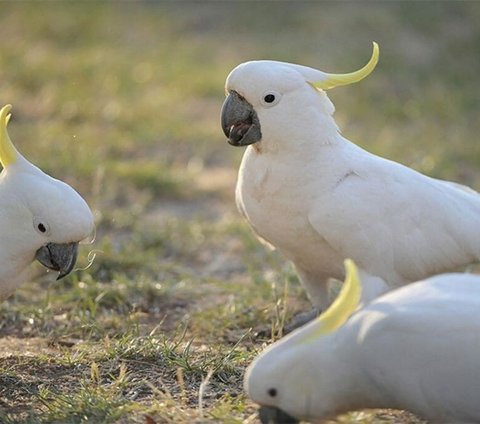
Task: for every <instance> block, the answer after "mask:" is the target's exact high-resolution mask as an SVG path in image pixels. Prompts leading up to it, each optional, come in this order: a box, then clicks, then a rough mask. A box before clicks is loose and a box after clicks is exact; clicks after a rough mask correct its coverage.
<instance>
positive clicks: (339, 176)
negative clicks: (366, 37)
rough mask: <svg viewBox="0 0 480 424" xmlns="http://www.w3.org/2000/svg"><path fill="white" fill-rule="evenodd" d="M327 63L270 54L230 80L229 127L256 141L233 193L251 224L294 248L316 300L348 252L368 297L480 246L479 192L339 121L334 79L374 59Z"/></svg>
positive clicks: (237, 137) (349, 77) (236, 137)
mask: <svg viewBox="0 0 480 424" xmlns="http://www.w3.org/2000/svg"><path fill="white" fill-rule="evenodd" d="M378 55H379V53H378V46H377V44H376V43H374V49H373V54H372V57H371V59H370V61H369V62H368V64H367V65H365V67H363V68H362V69H360V70H359V71H356V72H353V73H351V74H327V73H324V72H321V71H318V70H315V69H312V68H308V67H305V66H300V65H295V64H290V63H283V62H275V61H269V60H262V61H253V62H246V63H243V64H241V65H239V66H238V67H236V68H235V69H234V70H233V71H232V72H231V73H230V75H229V76H228V78H227V81H226V92H227V98H226V100H225V103H224V105H223V109H222V116H221V121H222V128H223V131H224V133H225V135H226V136H227V137H228V141H229V143H230V144H232V145H234V146H247V145H248V147H247V149H246V151H245V154H244V156H243V160H242V163H241V166H240V170H239V175H238V182H237V188H236V201H237V205H238V208H239V209H240V211H241V213H242V214H243V215H244V216H245V218H246V219H247V221H248V222H249V223H250V225H251V227H252V228H253V229H254V231H255V232H256V233H257V235H259V236H260V237H261V238H262V239H264V240H266V241H267V242H268V243H270V244H271V245H273V246H274V247H276V248H277V249H278V250H279V251H280V252H281V253H283V254H284V256H286V257H287V258H288V259H290V260H291V261H292V262H293V263H294V265H295V268H296V270H297V272H298V275H299V277H300V280H301V282H302V284H303V286H304V287H305V289H306V290H307V292H308V294H309V296H310V298H311V300H312V302H313V304H314V306H316V307H317V308H319V309H320V310H324V309H325V308H326V307H327V306H328V296H327V281H328V279H329V278H336V279H339V280H343V277H344V271H343V265H342V264H343V260H344V259H345V258H352V259H353V260H355V262H356V263H357V264H358V266H359V268H360V269H361V275H362V279H363V281H364V292H363V299H362V300H363V301H368V300H370V299H372V298H375V297H376V296H378V295H379V294H381V293H383V292H385V291H387V290H389V289H392V288H395V287H398V286H401V285H404V284H406V283H411V282H413V281H417V280H420V279H423V278H426V277H428V276H431V275H434V274H438V273H441V272H448V271H453V270H455V269H456V268H458V267H460V266H463V265H467V264H470V263H472V262H475V261H477V260H478V259H479V257H480V196H479V195H478V194H477V193H476V192H475V191H473V190H471V189H468V188H467V187H464V186H461V185H460V184H456V183H451V182H446V181H440V180H437V179H434V178H430V177H427V176H425V175H422V174H420V173H419V172H416V171H414V170H413V169H410V168H408V167H406V166H403V165H400V164H398V163H395V162H392V161H390V160H387V159H383V158H380V157H378V156H375V155H373V154H371V153H369V152H367V151H365V150H363V149H361V148H359V147H358V146H356V145H355V144H353V143H351V142H350V141H348V140H347V139H345V138H344V137H342V135H341V134H340V133H339V130H338V127H337V125H336V123H335V121H334V120H333V117H332V114H333V112H334V106H333V104H332V103H331V102H330V100H329V99H328V97H327V95H326V93H325V90H327V89H331V88H333V87H336V86H338V85H345V84H350V83H354V82H357V81H360V80H361V79H363V78H364V77H366V76H367V75H368V74H369V73H370V72H371V71H372V70H373V69H374V67H375V65H376V63H377V61H378Z"/></svg>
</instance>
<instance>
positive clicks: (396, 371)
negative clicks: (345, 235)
mask: <svg viewBox="0 0 480 424" xmlns="http://www.w3.org/2000/svg"><path fill="white" fill-rule="evenodd" d="M346 265H347V267H348V268H349V269H348V271H347V277H346V282H345V284H344V286H343V288H342V291H341V294H340V296H339V298H338V299H337V301H335V302H334V303H333V304H332V306H331V307H330V308H329V309H328V310H327V312H326V313H325V315H321V316H320V317H319V318H317V319H316V320H315V321H313V322H311V323H309V324H307V325H306V326H304V327H302V328H300V329H297V330H296V331H295V332H293V333H291V334H289V335H288V336H286V337H285V338H283V339H281V340H280V341H278V342H277V343H275V344H273V345H272V346H270V347H269V348H267V349H266V350H265V351H264V352H262V353H261V354H260V355H259V356H258V357H257V358H256V359H255V360H254V362H253V363H252V364H251V365H250V367H249V368H248V370H247V373H246V376H245V390H246V393H247V394H248V396H249V397H250V398H251V399H252V400H253V401H254V402H256V403H258V404H260V405H261V408H260V418H261V421H262V423H265V424H267V423H269V424H284V423H297V422H299V421H298V420H305V421H309V422H314V423H316V422H323V420H326V419H328V418H332V417H334V416H335V415H338V414H341V413H345V412H348V411H353V410H359V409H365V408H395V409H406V410H409V411H411V412H413V413H415V414H417V415H418V416H420V417H422V418H424V419H426V420H428V421H429V422H432V423H451V424H462V423H464V424H467V423H474V422H475V423H478V422H480V408H479V404H478V399H479V393H480V367H479V366H478V365H479V358H480V337H479V334H480V276H478V275H473V274H442V275H439V276H435V277H431V278H429V279H427V280H424V281H420V282H416V283H413V284H410V285H407V286H405V287H402V288H399V289H397V290H394V291H392V292H390V293H387V294H384V295H382V296H381V297H379V298H377V299H375V300H373V301H372V302H371V303H370V304H369V305H367V306H366V307H365V308H363V309H360V310H358V311H357V312H354V311H355V309H356V307H357V305H358V301H359V299H360V296H359V290H360V283H359V280H358V276H357V275H356V269H355V265H354V264H353V262H351V261H349V262H347V263H346ZM352 313H353V315H351V314H352ZM350 315H351V316H350Z"/></svg>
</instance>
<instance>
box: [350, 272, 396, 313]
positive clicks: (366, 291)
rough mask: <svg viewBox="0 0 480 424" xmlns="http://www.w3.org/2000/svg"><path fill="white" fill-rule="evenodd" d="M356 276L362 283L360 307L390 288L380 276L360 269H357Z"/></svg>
mask: <svg viewBox="0 0 480 424" xmlns="http://www.w3.org/2000/svg"><path fill="white" fill-rule="evenodd" d="M358 276H359V277H360V281H361V284H362V297H361V307H364V306H365V305H367V304H368V303H370V302H371V301H372V300H374V299H376V298H377V297H379V296H381V295H382V294H384V293H386V292H388V291H390V290H392V288H393V287H389V286H388V284H387V283H386V282H385V281H384V280H383V279H382V278H380V277H377V276H376V275H371V274H369V273H368V272H365V271H363V270H362V269H359V270H358Z"/></svg>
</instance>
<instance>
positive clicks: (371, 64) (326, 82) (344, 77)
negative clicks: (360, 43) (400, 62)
mask: <svg viewBox="0 0 480 424" xmlns="http://www.w3.org/2000/svg"><path fill="white" fill-rule="evenodd" d="M379 54H380V53H379V48H378V44H377V43H375V41H374V42H373V52H372V57H371V58H370V60H369V61H368V63H367V64H366V65H365V66H364V67H363V68H362V69H359V70H358V71H355V72H351V73H349V74H327V73H326V74H325V75H326V76H327V78H325V79H323V80H321V81H310V84H311V85H313V86H314V87H315V88H320V89H322V90H329V89H330V88H334V87H338V86H340V85H347V84H353V83H354V82H358V81H361V80H362V79H364V78H365V77H366V76H368V75H369V74H370V73H371V72H372V71H373V70H374V69H375V66H377V63H378V57H379Z"/></svg>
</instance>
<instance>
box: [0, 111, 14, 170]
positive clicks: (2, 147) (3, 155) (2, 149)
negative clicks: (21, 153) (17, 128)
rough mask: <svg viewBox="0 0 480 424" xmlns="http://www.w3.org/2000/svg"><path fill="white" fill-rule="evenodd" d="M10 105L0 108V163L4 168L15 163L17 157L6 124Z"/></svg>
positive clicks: (8, 118)
mask: <svg viewBox="0 0 480 424" xmlns="http://www.w3.org/2000/svg"><path fill="white" fill-rule="evenodd" d="M11 108H12V106H11V105H6V106H4V107H3V108H2V109H1V110H0V163H1V164H2V166H3V167H4V168H6V167H7V166H8V165H10V164H12V163H15V162H16V161H17V158H18V152H17V149H15V147H14V145H13V144H12V141H11V140H10V137H9V136H8V132H7V124H8V121H9V120H10V116H11V115H10V114H9V113H8V112H10V109H11Z"/></svg>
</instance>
